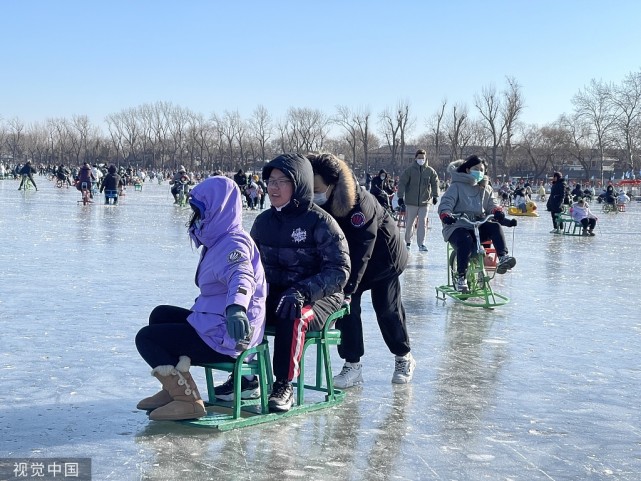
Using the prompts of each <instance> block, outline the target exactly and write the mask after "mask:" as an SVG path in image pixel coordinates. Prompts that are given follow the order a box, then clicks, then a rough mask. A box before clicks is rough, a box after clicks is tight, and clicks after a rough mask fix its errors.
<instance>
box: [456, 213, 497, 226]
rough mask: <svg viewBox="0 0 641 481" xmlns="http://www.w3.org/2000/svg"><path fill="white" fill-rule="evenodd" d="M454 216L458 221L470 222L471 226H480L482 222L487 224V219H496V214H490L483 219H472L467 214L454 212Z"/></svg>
mask: <svg viewBox="0 0 641 481" xmlns="http://www.w3.org/2000/svg"><path fill="white" fill-rule="evenodd" d="M452 217H454V218H455V219H456V220H457V221H459V220H463V221H465V222H466V223H468V224H470V225H471V226H479V225H482V224H485V223H486V222H487V221H489V220H492V219H494V215H493V214H490V215H488V216H486V217H485V218H483V220H470V219H468V218H467V216H466V215H465V214H452Z"/></svg>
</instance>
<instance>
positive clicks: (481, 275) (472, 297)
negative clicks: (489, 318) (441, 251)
mask: <svg viewBox="0 0 641 481" xmlns="http://www.w3.org/2000/svg"><path fill="white" fill-rule="evenodd" d="M484 257H485V256H484V254H478V253H477V254H474V255H472V256H471V257H470V263H469V265H468V268H467V276H466V280H467V284H468V288H469V292H468V293H466V294H464V293H461V292H459V291H457V290H456V289H455V288H454V282H455V278H454V273H455V271H456V252H455V251H454V249H453V248H452V245H451V244H450V243H449V242H448V243H447V266H448V268H447V285H444V286H438V287H436V298H437V299H438V300H441V301H443V302H445V301H446V299H447V296H449V297H451V298H452V299H454V300H455V301H458V302H460V303H461V304H463V305H465V306H470V307H481V308H483V309H494V308H495V307H498V306H503V305H505V304H507V303H508V302H510V299H509V298H508V297H506V296H504V295H502V294H499V293H496V292H494V290H493V289H492V286H491V284H490V281H491V280H492V279H494V276H495V274H496V272H493V273H492V275H489V274H488V271H487V269H486V268H485V264H484Z"/></svg>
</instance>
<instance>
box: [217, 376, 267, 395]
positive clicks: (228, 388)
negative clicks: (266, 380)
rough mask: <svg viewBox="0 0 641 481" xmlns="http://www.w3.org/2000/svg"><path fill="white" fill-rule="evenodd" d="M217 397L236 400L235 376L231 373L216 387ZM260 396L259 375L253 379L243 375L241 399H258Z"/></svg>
mask: <svg viewBox="0 0 641 481" xmlns="http://www.w3.org/2000/svg"><path fill="white" fill-rule="evenodd" d="M214 394H215V396H216V399H220V400H221V401H233V400H234V376H232V375H231V374H230V375H229V377H228V378H227V381H225V382H224V383H223V384H221V385H220V386H216V387H215V388H214ZM259 397H260V386H259V385H258V377H256V376H254V379H252V380H251V381H250V380H248V379H247V378H246V377H245V376H241V380H240V398H241V399H256V398H259Z"/></svg>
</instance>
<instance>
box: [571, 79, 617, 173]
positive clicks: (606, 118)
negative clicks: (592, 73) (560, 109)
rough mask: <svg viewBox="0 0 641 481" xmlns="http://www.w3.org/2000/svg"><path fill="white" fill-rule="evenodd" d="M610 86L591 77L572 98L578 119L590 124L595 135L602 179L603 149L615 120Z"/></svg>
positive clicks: (610, 134)
mask: <svg viewBox="0 0 641 481" xmlns="http://www.w3.org/2000/svg"><path fill="white" fill-rule="evenodd" d="M612 88H613V87H612V85H611V84H608V83H605V82H602V81H596V80H594V79H592V81H591V82H590V84H589V85H588V86H587V87H585V88H584V89H583V90H580V91H579V92H578V93H577V94H576V95H575V96H574V97H573V98H572V104H573V105H574V112H575V114H576V116H577V118H578V120H582V121H584V122H586V123H587V124H588V125H590V127H591V130H592V134H593V135H595V137H596V144H597V148H598V149H599V155H600V161H599V164H600V167H599V170H600V173H601V180H603V160H604V159H605V151H606V148H607V147H608V146H609V145H610V144H611V143H612V134H613V129H614V127H615V125H616V122H617V117H616V111H615V108H614V107H615V105H614V103H613V102H612V101H611V98H612Z"/></svg>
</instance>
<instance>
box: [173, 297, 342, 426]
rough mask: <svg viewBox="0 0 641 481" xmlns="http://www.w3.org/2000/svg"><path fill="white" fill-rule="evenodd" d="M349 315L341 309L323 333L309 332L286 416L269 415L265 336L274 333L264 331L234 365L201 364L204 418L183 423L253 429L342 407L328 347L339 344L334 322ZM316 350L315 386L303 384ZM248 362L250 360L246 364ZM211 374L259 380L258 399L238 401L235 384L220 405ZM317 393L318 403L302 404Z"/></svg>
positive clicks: (268, 359) (269, 369) (269, 381)
mask: <svg viewBox="0 0 641 481" xmlns="http://www.w3.org/2000/svg"><path fill="white" fill-rule="evenodd" d="M348 313H349V307H342V308H341V309H339V310H338V311H336V312H334V313H333V314H332V315H331V316H330V317H329V318H328V319H327V322H326V323H325V327H324V328H323V330H322V331H308V332H307V333H306V336H305V344H304V345H303V354H302V357H301V361H300V372H299V375H298V381H297V382H295V383H293V384H294V386H296V402H295V404H294V405H293V406H292V407H291V409H290V410H289V411H287V412H283V413H270V412H269V408H268V406H267V399H268V396H269V392H270V391H271V387H272V384H273V372H272V367H271V357H270V353H269V343H268V341H267V337H268V336H273V335H274V331H273V329H269V328H268V329H266V331H265V338H264V340H263V342H262V343H260V344H259V345H258V346H256V347H254V348H251V349H248V350H246V351H245V352H243V353H242V354H241V355H240V356H238V358H237V359H236V362H234V363H231V362H228V363H214V364H202V365H201V366H202V367H204V368H205V377H206V379H207V395H208V401H207V402H206V403H205V406H206V409H207V414H206V415H205V416H204V417H202V418H200V419H193V420H187V421H182V422H183V423H185V424H189V425H191V426H197V427H202V428H213V429H217V430H219V431H228V430H231V429H236V428H242V427H246V426H253V425H256V424H263V423H269V422H274V421H279V420H281V419H284V418H287V417H290V416H295V415H298V414H302V413H307V412H312V411H318V410H320V409H327V408H329V407H332V406H335V405H337V404H339V403H341V402H342V401H343V400H344V399H345V392H344V391H340V390H338V389H335V388H334V381H333V375H332V366H331V357H330V346H335V345H338V344H340V341H341V334H340V331H339V330H338V329H334V324H335V322H336V321H337V320H338V319H340V318H341V317H343V316H345V315H347V314H348ZM313 345H314V346H316V372H315V383H314V384H305V354H306V352H307V348H308V347H310V346H313ZM247 358H250V359H251V360H249V361H247ZM213 370H218V371H227V372H231V373H233V375H234V380H239V379H240V378H241V376H242V375H246V374H254V375H257V376H258V379H259V385H260V391H261V393H260V398H258V399H247V400H245V399H241V398H240V391H241V389H240V382H234V401H220V400H218V399H216V396H215V395H214V380H213V374H212V371H213ZM306 390H310V391H318V392H322V393H324V399H323V400H320V401H313V402H305V399H304V395H305V391H306Z"/></svg>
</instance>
